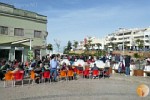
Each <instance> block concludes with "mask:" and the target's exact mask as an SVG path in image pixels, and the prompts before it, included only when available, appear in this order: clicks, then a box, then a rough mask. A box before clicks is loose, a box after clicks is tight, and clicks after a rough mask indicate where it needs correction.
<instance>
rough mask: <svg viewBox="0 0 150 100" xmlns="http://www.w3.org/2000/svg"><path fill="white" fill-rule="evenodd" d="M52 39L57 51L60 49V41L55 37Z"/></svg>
mask: <svg viewBox="0 0 150 100" xmlns="http://www.w3.org/2000/svg"><path fill="white" fill-rule="evenodd" d="M54 41H55V45H56V47H57V50H58V52H59V49H60V41H59V40H57V39H54Z"/></svg>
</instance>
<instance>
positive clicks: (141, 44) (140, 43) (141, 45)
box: [135, 39, 144, 49]
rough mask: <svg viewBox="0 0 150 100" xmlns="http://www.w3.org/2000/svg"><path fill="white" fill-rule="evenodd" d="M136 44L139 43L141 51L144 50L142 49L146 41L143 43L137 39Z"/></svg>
mask: <svg viewBox="0 0 150 100" xmlns="http://www.w3.org/2000/svg"><path fill="white" fill-rule="evenodd" d="M135 42H136V43H137V45H138V48H139V49H142V47H143V45H144V41H143V40H140V39H137V40H136V41H135Z"/></svg>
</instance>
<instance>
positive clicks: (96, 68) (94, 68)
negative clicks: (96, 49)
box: [91, 63, 99, 79]
mask: <svg viewBox="0 0 150 100" xmlns="http://www.w3.org/2000/svg"><path fill="white" fill-rule="evenodd" d="M94 70H99V68H98V67H97V66H96V64H95V63H94V67H92V68H91V75H92V77H93V78H94V79H95V78H96V77H97V76H93V71H94Z"/></svg>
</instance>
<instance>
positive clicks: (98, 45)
mask: <svg viewBox="0 0 150 100" xmlns="http://www.w3.org/2000/svg"><path fill="white" fill-rule="evenodd" d="M96 45H97V47H98V54H99V50H100V46H102V44H101V43H96Z"/></svg>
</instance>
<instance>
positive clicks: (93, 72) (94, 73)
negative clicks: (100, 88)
mask: <svg viewBox="0 0 150 100" xmlns="http://www.w3.org/2000/svg"><path fill="white" fill-rule="evenodd" d="M92 76H93V77H95V78H96V77H98V78H99V70H93V71H92Z"/></svg>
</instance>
